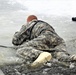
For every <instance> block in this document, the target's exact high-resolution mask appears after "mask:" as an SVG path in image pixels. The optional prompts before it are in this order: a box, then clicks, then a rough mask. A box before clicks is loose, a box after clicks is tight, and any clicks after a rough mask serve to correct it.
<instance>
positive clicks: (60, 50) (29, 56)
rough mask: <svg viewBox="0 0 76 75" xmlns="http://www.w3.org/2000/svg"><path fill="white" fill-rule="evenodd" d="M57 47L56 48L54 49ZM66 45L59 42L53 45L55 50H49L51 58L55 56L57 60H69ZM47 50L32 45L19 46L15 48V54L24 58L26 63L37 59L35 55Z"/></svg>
mask: <svg viewBox="0 0 76 75" xmlns="http://www.w3.org/2000/svg"><path fill="white" fill-rule="evenodd" d="M56 49H57V50H56ZM65 49H66V47H65V44H60V45H59V46H57V47H55V48H54V50H56V51H51V49H50V50H48V51H49V53H51V55H52V57H53V58H56V59H58V60H62V61H66V60H70V55H69V54H68V53H67V52H66V51H65ZM48 51H47V50H38V49H36V48H33V47H26V46H23V47H20V48H19V49H17V55H18V56H20V57H22V58H24V60H25V62H26V63H32V62H33V61H35V60H36V59H37V57H38V56H39V55H40V54H41V53H43V52H48Z"/></svg>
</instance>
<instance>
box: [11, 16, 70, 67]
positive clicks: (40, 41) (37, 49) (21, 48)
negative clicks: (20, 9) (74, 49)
mask: <svg viewBox="0 0 76 75" xmlns="http://www.w3.org/2000/svg"><path fill="white" fill-rule="evenodd" d="M12 43H13V44H14V45H15V46H18V49H17V55H18V56H20V57H22V58H24V59H25V61H29V62H30V63H32V62H33V61H34V62H33V63H32V66H34V65H35V66H36V65H37V64H36V63H37V62H38V63H43V62H47V61H50V59H51V58H52V57H53V58H57V59H59V60H60V59H61V58H62V57H64V58H65V57H67V58H69V54H68V53H67V52H66V45H65V42H64V40H63V39H62V38H61V37H60V36H59V35H58V34H57V33H56V32H55V30H54V28H53V27H52V26H51V25H49V24H48V23H46V22H44V21H41V20H38V18H37V17H36V16H35V15H30V16H28V18H27V24H26V25H23V26H22V28H21V29H20V31H19V32H16V33H15V34H14V37H13V40H12ZM37 57H38V58H37ZM36 58H37V59H36Z"/></svg>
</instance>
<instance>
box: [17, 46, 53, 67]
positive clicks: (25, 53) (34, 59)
mask: <svg viewBox="0 0 76 75" xmlns="http://www.w3.org/2000/svg"><path fill="white" fill-rule="evenodd" d="M17 55H18V56H20V57H22V58H24V62H25V64H30V67H32V68H35V67H38V66H40V65H42V64H44V63H45V62H47V61H50V60H51V58H52V56H51V54H50V53H48V52H43V51H40V50H36V49H34V48H32V47H23V48H20V49H18V50H17Z"/></svg>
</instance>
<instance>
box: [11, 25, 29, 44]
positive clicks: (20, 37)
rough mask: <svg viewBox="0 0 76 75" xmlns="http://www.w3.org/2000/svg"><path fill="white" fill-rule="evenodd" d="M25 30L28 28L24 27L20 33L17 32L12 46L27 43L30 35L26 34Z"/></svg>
mask: <svg viewBox="0 0 76 75" xmlns="http://www.w3.org/2000/svg"><path fill="white" fill-rule="evenodd" d="M25 30H26V26H25V25H23V26H22V28H21V29H20V31H19V32H15V34H14V36H13V39H12V44H14V45H21V44H22V43H23V42H24V41H26V39H28V35H27V34H26V32H24V31H25Z"/></svg>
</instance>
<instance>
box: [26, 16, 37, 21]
mask: <svg viewBox="0 0 76 75" xmlns="http://www.w3.org/2000/svg"><path fill="white" fill-rule="evenodd" d="M34 19H36V20H37V17H36V16H35V15H29V16H28V17H27V22H31V21H32V20H34Z"/></svg>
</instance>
